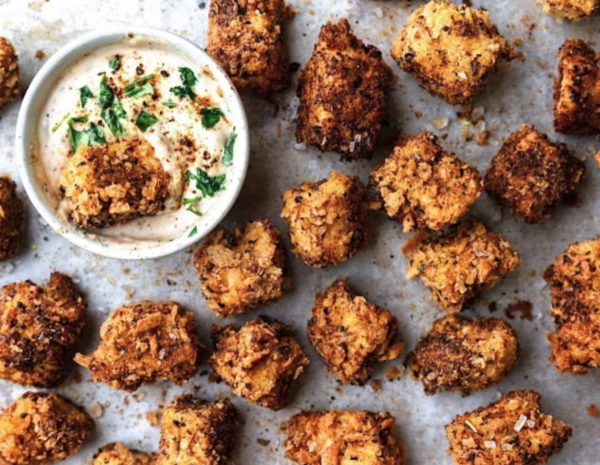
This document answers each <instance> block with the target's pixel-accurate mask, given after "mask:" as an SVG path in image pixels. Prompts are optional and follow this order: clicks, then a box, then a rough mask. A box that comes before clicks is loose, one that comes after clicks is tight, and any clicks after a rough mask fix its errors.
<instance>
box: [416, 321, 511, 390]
mask: <svg viewBox="0 0 600 465" xmlns="http://www.w3.org/2000/svg"><path fill="white" fill-rule="evenodd" d="M518 349H519V340H518V339H517V333H515V331H514V329H513V328H512V327H511V326H510V325H509V324H508V323H506V322H505V321H502V320H500V319H498V318H480V319H477V320H473V321H471V320H467V319H465V318H462V317H459V316H457V315H448V316H445V317H443V318H440V319H439V320H437V321H435V322H434V323H433V325H432V327H431V330H430V331H429V333H427V335H426V336H425V337H423V338H422V339H421V340H420V341H419V343H418V344H417V347H416V348H415V350H414V351H413V352H411V353H410V354H409V355H408V357H407V360H406V361H407V365H408V369H409V370H410V371H411V374H412V376H413V378H414V379H418V380H420V381H421V382H422V383H423V386H424V387H425V393H426V394H427V395H433V394H435V393H436V392H437V391H455V392H459V393H462V394H470V393H471V392H475V391H481V390H483V389H485V388H487V387H490V386H492V385H494V384H498V383H499V382H500V381H502V380H503V379H504V377H505V376H506V375H507V374H508V373H509V372H510V370H511V369H512V368H513V367H514V365H515V363H516V362H517V353H518Z"/></svg>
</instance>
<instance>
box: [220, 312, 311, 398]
mask: <svg viewBox="0 0 600 465" xmlns="http://www.w3.org/2000/svg"><path fill="white" fill-rule="evenodd" d="M211 336H212V340H213V345H214V347H215V351H214V353H213V354H212V356H211V358H210V364H211V366H212V367H213V369H214V370H215V372H216V373H217V374H218V375H219V377H220V378H221V379H222V380H223V381H225V382H226V383H227V385H228V386H229V387H231V390H232V391H233V392H234V393H235V394H236V395H238V396H242V397H243V398H244V399H246V400H248V401H250V402H254V403H255V404H258V405H260V406H261V407H266V408H269V409H271V410H279V409H282V408H284V407H285V406H286V405H287V404H288V403H289V401H290V398H291V394H292V384H293V382H294V380H296V379H297V378H298V377H299V376H300V375H301V374H302V372H303V371H304V368H305V367H307V366H308V365H309V364H310V361H309V360H308V357H307V355H306V353H305V352H304V350H303V349H302V347H301V346H300V344H298V341H297V340H296V339H295V338H294V336H293V335H292V332H291V329H290V328H289V327H288V326H286V325H284V324H282V323H279V322H276V321H275V322H268V321H265V320H254V321H250V322H248V323H246V324H245V325H244V326H242V327H241V328H240V327H239V326H238V325H234V324H232V325H228V326H216V325H214V326H213V327H212V331H211Z"/></svg>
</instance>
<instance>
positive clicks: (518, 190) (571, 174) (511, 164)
mask: <svg viewBox="0 0 600 465" xmlns="http://www.w3.org/2000/svg"><path fill="white" fill-rule="evenodd" d="M585 171H586V170H585V164H584V163H583V162H581V161H580V160H579V159H578V158H576V157H575V156H573V155H572V154H571V152H569V149H568V148H567V146H566V145H565V144H560V143H553V142H550V141H549V140H548V137H547V136H546V135H545V134H542V133H541V132H539V131H537V130H535V129H534V128H532V127H531V126H527V125H523V126H522V127H521V129H520V130H518V131H517V132H515V133H513V134H511V135H510V136H509V137H508V138H507V139H506V140H505V141H504V145H503V146H502V148H501V149H500V152H498V155H496V156H495V157H494V159H493V160H492V163H491V165H490V167H489V168H488V171H487V173H486V175H485V189H486V190H487V192H488V193H489V194H490V196H491V197H493V198H494V199H496V200H497V201H498V202H499V203H500V204H502V205H504V206H506V207H507V208H508V209H509V210H510V211H511V213H512V214H513V215H515V216H516V217H517V219H518V220H520V221H523V222H524V223H529V224H535V223H541V222H542V221H544V220H546V219H548V218H550V217H551V216H552V214H553V213H554V211H555V210H556V205H557V204H558V202H560V201H561V200H562V199H564V198H565V197H566V196H567V195H569V194H571V193H572V192H573V191H574V190H575V188H576V187H577V184H579V183H580V182H581V181H582V180H583V178H584V176H585Z"/></svg>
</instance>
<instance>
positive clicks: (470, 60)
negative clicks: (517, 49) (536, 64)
mask: <svg viewBox="0 0 600 465" xmlns="http://www.w3.org/2000/svg"><path fill="white" fill-rule="evenodd" d="M512 54H513V53H512V50H511V48H510V46H509V45H508V43H507V42H506V40H505V39H504V37H502V36H501V35H500V33H499V32H498V28H497V27H496V26H495V25H494V24H492V22H491V21H490V14H489V13H488V12H487V11H486V10H480V9H477V8H472V7H470V6H467V5H455V4H454V3H451V2H449V1H446V0H433V1H430V2H429V3H427V4H425V5H422V6H420V7H419V8H417V9H416V10H415V11H414V12H413V13H412V14H411V15H410V17H409V18H408V20H407V21H406V23H405V24H404V27H403V28H402V30H401V31H400V33H399V34H398V37H397V38H396V40H395V42H394V44H393V45H392V57H393V58H394V59H395V60H396V62H397V63H398V65H399V66H400V68H402V69H403V70H404V71H406V72H407V73H410V74H412V75H414V76H415V77H416V78H417V79H418V80H419V81H420V82H421V84H422V85H423V87H425V89H426V90H427V91H428V92H429V93H430V94H432V95H437V96H439V97H441V98H443V99H444V100H445V101H446V102H448V103H450V104H451V105H458V104H468V103H470V102H471V101H472V100H473V99H474V98H475V96H476V94H477V93H478V92H479V90H480V89H481V88H482V87H483V85H484V84H485V82H486V80H487V77H488V75H489V74H490V73H491V72H492V71H494V69H495V68H496V67H497V66H498V64H500V63H501V62H503V61H510V60H511V59H512Z"/></svg>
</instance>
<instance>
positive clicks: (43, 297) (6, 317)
mask: <svg viewBox="0 0 600 465" xmlns="http://www.w3.org/2000/svg"><path fill="white" fill-rule="evenodd" d="M86 308H87V304H86V301H85V299H84V298H83V296H82V294H81V292H80V291H79V289H78V288H77V286H76V285H75V283H74V282H73V280H72V279H71V278H70V277H68V276H66V275H64V274H62V273H56V272H55V273H52V274H51V275H50V279H49V280H48V283H47V284H46V285H45V286H38V285H37V284H35V283H33V282H31V281H24V282H21V283H14V284H9V285H7V286H4V287H3V288H2V300H0V378H2V379H5V380H8V381H12V382H13V383H18V384H21V385H24V386H37V387H47V388H50V387H56V386H57V385H58V384H60V383H61V382H62V381H63V380H64V379H65V377H66V375H67V367H68V365H69V363H70V360H71V357H72V356H73V350H74V347H75V344H76V343H77V340H78V339H79V336H80V335H81V331H82V329H83V326H84V324H85V311H86Z"/></svg>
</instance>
